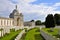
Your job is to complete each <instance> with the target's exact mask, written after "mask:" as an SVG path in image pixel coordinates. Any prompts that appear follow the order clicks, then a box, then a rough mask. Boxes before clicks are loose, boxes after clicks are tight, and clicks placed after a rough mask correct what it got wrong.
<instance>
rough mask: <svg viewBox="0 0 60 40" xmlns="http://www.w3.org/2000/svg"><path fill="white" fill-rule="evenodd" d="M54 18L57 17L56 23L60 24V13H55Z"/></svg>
mask: <svg viewBox="0 0 60 40" xmlns="http://www.w3.org/2000/svg"><path fill="white" fill-rule="evenodd" d="M54 19H55V21H56V24H57V25H60V14H55V15H54Z"/></svg>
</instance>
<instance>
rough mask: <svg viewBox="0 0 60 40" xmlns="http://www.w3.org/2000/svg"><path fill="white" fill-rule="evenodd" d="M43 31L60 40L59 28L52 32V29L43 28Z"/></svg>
mask: <svg viewBox="0 0 60 40" xmlns="http://www.w3.org/2000/svg"><path fill="white" fill-rule="evenodd" d="M42 30H43V31H45V32H47V33H48V34H50V35H52V36H55V37H57V38H60V36H59V34H58V30H59V29H57V28H54V29H53V31H51V30H50V28H43V29H42Z"/></svg>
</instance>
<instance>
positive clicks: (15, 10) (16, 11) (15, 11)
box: [13, 5, 19, 13]
mask: <svg viewBox="0 0 60 40" xmlns="http://www.w3.org/2000/svg"><path fill="white" fill-rule="evenodd" d="M13 13H19V11H18V10H17V5H16V8H15V9H14V10H13Z"/></svg>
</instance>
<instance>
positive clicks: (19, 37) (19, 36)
mask: <svg viewBox="0 0 60 40" xmlns="http://www.w3.org/2000/svg"><path fill="white" fill-rule="evenodd" d="M24 33H25V30H23V31H22V32H20V33H19V35H18V36H17V37H16V38H15V40H20V39H21V37H22V35H23V34H24Z"/></svg>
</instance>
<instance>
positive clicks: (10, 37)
mask: <svg viewBox="0 0 60 40" xmlns="http://www.w3.org/2000/svg"><path fill="white" fill-rule="evenodd" d="M20 32H21V30H18V31H13V30H11V32H10V33H9V34H8V35H7V34H6V35H5V36H4V37H2V38H0V40H13V39H15V37H16V36H17V35H18V34H19V33H20Z"/></svg>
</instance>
